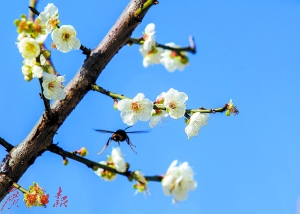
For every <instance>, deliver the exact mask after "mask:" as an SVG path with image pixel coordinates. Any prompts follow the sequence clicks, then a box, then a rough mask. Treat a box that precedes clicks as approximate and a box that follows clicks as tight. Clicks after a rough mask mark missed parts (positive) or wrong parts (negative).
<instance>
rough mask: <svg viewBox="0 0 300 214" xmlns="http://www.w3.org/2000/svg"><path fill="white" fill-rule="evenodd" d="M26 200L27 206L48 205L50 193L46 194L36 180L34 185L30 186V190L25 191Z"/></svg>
mask: <svg viewBox="0 0 300 214" xmlns="http://www.w3.org/2000/svg"><path fill="white" fill-rule="evenodd" d="M24 202H25V204H26V207H32V206H46V204H48V203H49V194H47V195H46V194H45V191H44V190H43V189H42V188H41V187H40V186H39V185H38V183H36V182H34V183H33V186H30V187H29V192H27V193H24Z"/></svg>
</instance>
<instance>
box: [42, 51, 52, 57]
mask: <svg viewBox="0 0 300 214" xmlns="http://www.w3.org/2000/svg"><path fill="white" fill-rule="evenodd" d="M42 54H43V56H44V57H45V58H46V59H48V58H50V56H51V51H49V50H43V51H42Z"/></svg>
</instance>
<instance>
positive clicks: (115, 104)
mask: <svg viewBox="0 0 300 214" xmlns="http://www.w3.org/2000/svg"><path fill="white" fill-rule="evenodd" d="M114 109H115V110H118V100H114Z"/></svg>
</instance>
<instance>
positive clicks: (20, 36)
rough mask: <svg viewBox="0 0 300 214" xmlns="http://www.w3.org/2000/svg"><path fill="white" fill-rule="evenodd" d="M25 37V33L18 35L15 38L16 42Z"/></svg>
mask: <svg viewBox="0 0 300 214" xmlns="http://www.w3.org/2000/svg"><path fill="white" fill-rule="evenodd" d="M25 37H26V34H25V33H20V34H19V35H18V37H17V40H18V41H19V42H20V41H21V40H22V39H23V38H25Z"/></svg>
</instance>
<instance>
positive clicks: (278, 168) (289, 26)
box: [0, 0, 300, 214]
mask: <svg viewBox="0 0 300 214" xmlns="http://www.w3.org/2000/svg"><path fill="white" fill-rule="evenodd" d="M127 2H128V1H108V0H103V1H96V0H86V1H79V0H74V1H72V3H71V2H70V1H58V0H54V1H52V3H54V4H55V5H56V6H57V7H58V9H59V14H60V21H61V24H70V25H73V26H74V27H75V29H76V31H77V35H78V38H79V39H80V40H81V42H82V43H83V44H84V45H86V46H87V47H90V48H94V47H95V46H96V45H97V44H98V43H99V42H100V41H101V40H102V38H103V37H104V36H105V34H106V33H107V32H108V30H109V29H110V27H111V26H112V25H113V24H114V23H115V21H116V20H117V18H118V16H119V15H120V13H121V12H122V11H123V9H124V8H125V6H126V5H127ZM47 3H50V2H47V1H43V0H41V1H40V2H39V4H38V9H39V10H43V8H44V7H45V6H46V5H47ZM27 6H28V1H20V2H18V3H16V2H10V1H4V2H3V3H2V12H1V15H0V16H1V20H2V22H1V23H2V28H1V29H2V30H1V32H2V33H1V36H0V38H1V40H2V43H1V49H2V51H1V53H2V54H1V58H0V65H1V72H0V91H1V93H0V100H1V105H0V118H1V119H0V136H1V137H2V138H4V139H5V140H7V141H8V142H10V143H11V144H13V145H17V144H19V143H20V142H21V141H22V140H23V139H24V138H25V137H26V136H27V134H28V133H29V131H30V130H31V129H32V127H33V126H34V125H35V123H36V122H37V120H38V119H39V117H40V116H41V114H42V113H43V108H44V107H43V103H42V101H41V100H40V98H39V95H38V93H39V84H38V81H37V80H33V81H32V82H30V83H27V82H26V81H24V80H23V75H22V73H21V66H22V57H21V56H20V54H19V52H18V49H17V47H16V45H15V44H14V43H15V42H16V37H17V33H16V29H15V26H14V25H13V21H14V19H16V18H18V17H19V16H20V14H22V13H26V14H27V13H28V10H27ZM151 22H153V23H155V24H156V31H157V35H156V38H157V41H158V42H160V43H167V42H175V43H176V44H178V45H181V46H185V45H187V44H188V36H190V35H193V36H194V37H195V41H196V44H197V54H196V55H191V54H189V57H190V58H189V59H190V64H189V66H188V67H186V69H185V70H184V71H182V72H179V71H176V72H174V73H169V72H168V71H166V70H165V69H164V67H163V66H160V65H157V66H151V67H149V68H148V69H145V68H144V67H143V66H142V57H141V55H140V53H139V52H138V46H132V47H124V48H122V49H121V50H120V51H119V53H118V54H117V55H116V56H115V57H114V58H113V59H112V61H111V62H110V64H109V65H108V66H107V67H106V68H105V70H104V71H103V73H102V75H101V76H100V77H99V79H98V81H97V84H98V85H100V86H102V87H104V88H105V89H108V90H111V91H113V92H117V93H122V94H124V95H127V96H129V97H134V96H135V95H136V94H137V93H139V92H142V93H144V94H145V95H146V97H147V98H149V99H151V100H154V99H155V98H156V96H157V95H159V94H160V93H161V92H163V91H168V90H169V89H170V88H171V87H172V88H175V89H177V90H178V91H183V92H185V93H186V94H187V95H188V96H189V100H188V101H187V107H188V108H198V107H206V108H215V107H221V106H223V105H224V104H225V103H226V102H228V101H229V100H230V99H233V102H234V103H235V105H237V106H238V108H239V110H240V114H239V115H238V116H235V117H226V116H225V115H224V114H215V115H210V120H209V122H208V125H207V126H206V127H203V128H202V131H201V133H200V135H199V136H198V137H197V138H192V139H191V140H187V136H186V134H185V132H184V128H185V124H184V122H183V119H178V120H173V119H170V118H169V119H168V121H167V122H165V123H164V124H163V125H162V126H161V127H157V128H155V129H153V130H152V131H151V132H150V133H148V134H143V135H142V134H141V135H131V136H130V138H131V141H132V142H133V143H134V144H135V145H136V146H137V147H136V150H137V152H138V154H134V153H133V152H132V151H131V150H130V148H129V147H128V146H126V145H125V144H122V145H121V149H122V152H123V153H124V158H125V160H126V161H127V162H129V163H130V165H131V170H134V169H140V170H142V172H143V173H144V174H145V175H156V174H164V173H165V172H166V170H167V168H168V167H169V165H170V163H171V162H172V161H173V160H175V159H178V160H179V161H180V162H184V161H188V162H189V164H190V165H191V166H192V167H193V169H194V171H195V174H196V175H195V179H196V181H197V182H198V188H197V189H196V190H195V191H192V192H190V194H189V197H188V199H187V200H186V201H184V202H182V203H179V204H178V205H177V206H174V205H172V204H171V197H166V196H165V195H164V194H163V191H162V188H161V184H160V183H155V182H150V183H149V188H150V191H151V196H146V197H145V196H144V195H142V194H138V195H136V196H134V192H135V190H134V189H133V188H132V185H133V183H130V182H128V181H127V179H126V178H124V177H121V176H118V177H117V178H116V180H115V181H113V182H105V181H103V180H101V179H100V178H99V177H97V176H96V175H95V174H94V173H93V172H92V171H91V170H90V169H88V168H87V167H85V166H83V165H82V164H80V163H77V162H75V161H72V160H69V165H68V166H64V165H63V164H62V158H61V157H60V156H57V155H54V154H51V153H50V152H46V153H44V154H43V155H42V156H41V157H39V158H38V159H37V160H36V162H35V163H34V165H32V166H31V167H30V168H29V169H28V171H27V172H26V173H25V174H24V176H23V177H22V178H21V179H20V181H19V184H20V185H22V186H24V187H27V188H28V186H29V185H31V184H32V182H33V181H36V182H38V183H39V184H40V185H41V186H43V187H44V188H45V189H46V191H47V193H49V194H50V203H49V207H48V208H47V209H44V208H32V209H29V210H28V209H26V208H25V205H24V204H23V203H22V201H19V202H18V205H19V208H17V207H13V208H12V209H11V210H10V211H9V210H7V209H4V210H3V211H2V212H3V213H6V212H7V213H41V212H42V213H65V212H70V213H108V212H110V213H117V212H122V213H172V214H176V213H191V214H194V213H197V214H198V213H200V214H220V213H226V214H227V213H228V214H253V213H255V214H268V213H272V214H288V213H296V210H297V201H298V200H299V197H300V167H299V165H300V155H299V154H300V152H299V151H300V142H299V139H300V134H299V133H300V132H299V121H300V116H299V106H300V102H299V98H300V96H299V95H300V92H299V91H300V90H299V89H300V86H299V79H300V25H299V23H300V1H298V0H263V1H259V0H229V1H220V0H219V1H216V0H210V1H196V0H190V1H179V0H174V1H172V3H171V2H170V1H160V3H159V4H158V5H157V6H155V7H153V8H151V10H150V11H149V12H148V13H147V15H146V17H145V19H144V20H143V22H142V23H141V24H140V25H139V26H138V27H137V29H136V31H135V32H134V33H133V36H134V37H139V36H141V33H142V31H143V30H144V28H145V26H146V25H147V24H148V23H151ZM49 41H50V39H49V40H48V42H49ZM48 44H49V43H48ZM84 58H85V57H84V56H83V55H82V54H81V53H80V51H73V52H70V53H68V54H63V53H61V52H59V51H53V52H52V59H53V62H54V63H55V67H56V69H57V70H58V72H59V73H60V74H65V75H66V79H67V81H69V80H71V79H72V77H73V76H74V75H75V73H76V72H77V71H78V69H79V68H80V66H81V65H82V63H83V60H84ZM112 105H113V103H112V101H111V99H110V98H108V97H105V96H103V95H101V94H99V93H96V92H90V93H88V94H87V96H86V97H85V98H84V100H83V101H82V102H81V103H80V104H79V105H78V106H77V107H76V109H75V110H74V111H73V112H72V113H71V115H70V116H69V117H68V119H67V120H66V121H65V123H64V124H63V125H62V127H61V128H60V129H59V131H58V134H57V135H56V136H55V138H54V143H57V142H59V146H61V147H63V148H64V149H65V150H68V151H73V150H76V149H79V148H80V147H82V146H85V147H87V148H88V150H89V154H88V156H87V158H89V159H91V160H94V161H101V160H106V155H108V154H110V152H111V148H112V146H116V144H113V143H112V146H110V147H109V148H108V149H107V150H106V151H105V152H104V153H103V154H102V155H100V156H98V155H97V152H98V151H100V149H101V148H102V147H103V145H104V144H105V143H106V141H107V139H108V137H109V135H107V134H100V133H96V132H94V131H93V129H94V128H98V129H108V130H117V129H120V128H121V129H122V128H125V127H126V125H125V124H123V123H122V120H121V118H120V116H119V112H118V111H116V110H114V109H113V108H112ZM147 129H149V126H148V123H145V122H144V123H143V122H138V123H137V124H136V125H135V126H134V127H133V128H132V130H147ZM5 154H6V152H5V150H4V149H3V148H0V157H1V158H2V157H4V156H5ZM59 187H61V188H62V190H63V192H62V195H66V196H68V200H69V203H68V207H67V208H53V207H52V205H53V203H54V202H55V197H54V196H55V195H56V193H57V192H58V188H59ZM20 200H22V199H21V198H20ZM4 201H5V200H4ZM4 201H3V202H4ZM3 202H2V203H1V204H0V208H1V207H2V204H3ZM7 206H8V205H7Z"/></svg>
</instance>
